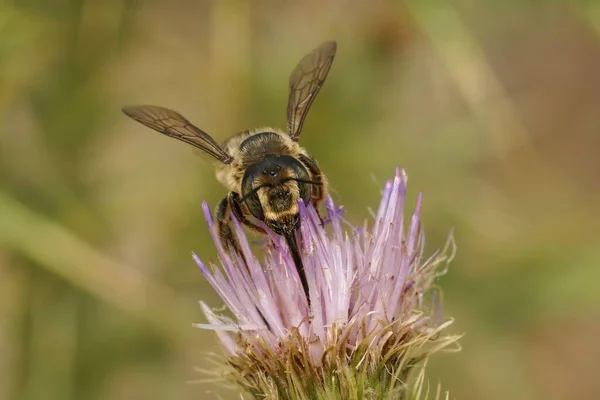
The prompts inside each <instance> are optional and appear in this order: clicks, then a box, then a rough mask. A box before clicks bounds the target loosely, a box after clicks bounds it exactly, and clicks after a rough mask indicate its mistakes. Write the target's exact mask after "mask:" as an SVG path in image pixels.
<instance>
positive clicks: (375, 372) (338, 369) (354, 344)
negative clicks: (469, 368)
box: [193, 170, 457, 399]
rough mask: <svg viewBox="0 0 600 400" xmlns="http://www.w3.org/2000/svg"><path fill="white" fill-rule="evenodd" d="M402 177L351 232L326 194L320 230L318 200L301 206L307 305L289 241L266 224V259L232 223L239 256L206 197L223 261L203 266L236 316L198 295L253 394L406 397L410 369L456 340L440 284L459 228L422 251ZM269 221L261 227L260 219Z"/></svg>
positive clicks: (230, 369)
mask: <svg viewBox="0 0 600 400" xmlns="http://www.w3.org/2000/svg"><path fill="white" fill-rule="evenodd" d="M406 182H407V176H406V174H405V172H404V171H403V170H397V172H396V176H395V177H394V179H392V180H390V181H388V182H387V183H386V185H385V188H384V190H383V196H382V199H381V203H380V205H379V209H378V211H377V214H376V216H375V220H374V223H373V225H372V227H371V228H369V227H368V225H367V223H365V225H364V227H362V228H361V229H355V228H353V227H352V226H350V224H349V223H348V222H347V221H346V220H345V219H344V218H343V213H342V210H341V208H336V206H335V205H334V204H333V201H332V200H331V199H330V198H328V199H327V200H326V209H327V212H328V215H327V218H326V225H330V227H328V228H326V227H323V224H322V223H321V220H320V219H319V216H318V214H317V212H316V211H315V209H314V208H313V207H312V206H310V205H308V206H307V205H304V204H300V215H301V228H300V232H299V235H300V238H301V240H300V242H301V252H302V261H303V265H304V273H305V274H306V280H307V281H308V287H309V296H310V302H308V301H307V298H306V295H305V293H304V290H303V288H302V284H301V281H300V277H299V275H298V272H297V270H296V267H295V265H294V262H293V260H292V258H291V256H290V254H289V252H288V249H287V247H286V245H285V242H284V241H283V239H282V238H280V237H279V236H277V235H274V234H271V233H269V238H270V243H269V245H267V246H266V248H265V251H264V253H265V254H264V257H263V260H262V263H261V262H260V261H259V260H258V258H257V257H255V256H254V254H253V253H252V252H251V250H250V246H249V244H248V241H247V239H246V236H245V234H244V231H243V230H242V228H241V226H240V224H239V223H238V222H237V221H234V229H235V233H236V236H237V237H238V239H239V242H240V247H241V251H242V253H243V256H244V259H245V260H246V263H245V262H244V259H242V257H240V256H239V255H237V254H231V253H229V252H226V251H225V249H224V248H223V247H222V246H221V244H220V241H219V238H218V234H217V232H216V229H215V226H214V222H213V217H212V214H211V212H210V209H209V207H208V206H207V205H206V203H204V204H203V208H204V214H205V217H206V221H207V223H208V226H209V229H210V232H211V235H212V238H213V240H214V242H215V245H216V247H217V252H218V258H219V261H220V264H221V267H218V266H217V265H215V264H213V263H211V264H210V265H209V266H207V265H206V264H204V263H203V262H202V261H201V260H200V258H198V257H197V256H196V255H195V254H194V255H193V256H194V259H195V261H196V263H197V264H198V266H199V267H200V270H201V271H202V273H203V274H204V276H205V277H206V279H207V280H208V282H209V283H210V285H211V286H212V287H213V288H214V290H215V291H216V292H217V293H218V294H219V296H220V297H221V299H222V300H223V302H224V303H225V305H226V307H227V308H228V309H229V311H230V312H231V314H232V316H224V315H219V314H218V313H216V312H215V311H213V310H212V309H211V308H209V307H208V306H207V305H206V304H205V303H203V302H201V307H202V310H203V311H204V313H205V315H206V318H207V320H208V322H209V323H208V324H196V326H197V327H200V328H204V329H211V330H214V331H215V332H216V334H217V335H218V337H219V339H220V341H221V343H222V344H223V347H224V350H225V353H226V356H225V357H226V359H225V365H226V370H225V371H226V375H225V376H226V377H228V378H230V379H232V380H234V381H235V382H237V383H238V384H239V385H240V386H241V387H242V388H243V390H244V391H245V392H247V393H248V394H249V395H250V396H252V397H253V398H261V399H262V398H269V399H405V398H413V397H416V394H417V391H418V390H419V388H418V387H413V386H411V382H412V383H414V382H417V386H419V384H418V383H419V382H420V384H421V385H422V383H423V379H422V376H421V378H420V379H419V378H418V379H416V380H415V379H413V378H414V377H411V372H412V371H413V370H414V369H415V366H417V365H419V363H421V362H422V361H425V360H426V358H427V357H428V356H429V355H430V354H432V353H434V352H436V351H439V350H441V349H445V348H446V349H447V348H448V346H449V345H450V344H452V343H455V341H456V340H457V337H456V336H450V335H445V334H444V332H443V330H444V328H446V327H447V326H448V325H449V324H450V323H451V320H446V321H444V320H443V319H442V315H441V300H440V296H439V291H438V290H437V289H436V288H435V287H434V281H435V279H436V278H437V277H439V276H440V275H443V274H444V273H445V272H446V266H447V263H448V262H449V261H450V260H451V258H452V256H453V253H454V242H453V240H452V237H451V236H450V238H449V239H448V241H447V243H446V246H445V248H444V249H443V250H442V251H437V252H435V253H434V254H433V255H432V256H430V257H429V258H427V259H426V260H423V258H422V256H423V252H424V234H423V230H422V229H421V224H420V219H419V215H420V212H421V203H422V196H421V195H420V194H419V196H418V198H417V204H416V208H415V211H414V213H413V215H412V218H411V219H410V221H408V223H407V225H408V229H407V230H405V228H404V225H405V223H404V222H405V221H404V202H405V194H406ZM265 228H266V227H265Z"/></svg>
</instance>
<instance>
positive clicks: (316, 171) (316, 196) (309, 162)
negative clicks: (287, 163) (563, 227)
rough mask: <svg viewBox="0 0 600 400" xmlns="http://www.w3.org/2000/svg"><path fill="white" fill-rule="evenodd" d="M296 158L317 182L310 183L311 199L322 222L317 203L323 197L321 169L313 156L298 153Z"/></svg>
mask: <svg viewBox="0 0 600 400" xmlns="http://www.w3.org/2000/svg"><path fill="white" fill-rule="evenodd" d="M298 158H299V159H300V161H301V162H302V163H303V164H304V165H305V166H306V168H307V169H308V172H310V174H311V175H312V176H311V179H312V180H313V181H315V182H318V183H319V184H318V185H312V194H311V201H312V203H313V205H314V207H315V210H316V211H317V215H318V216H319V219H320V220H321V223H323V217H321V212H320V211H319V204H320V203H321V201H323V198H324V197H325V187H324V186H325V181H324V179H323V174H322V173H321V169H320V168H319V165H318V164H317V162H316V161H315V159H314V158H312V157H309V156H305V155H304V154H300V156H299V157H298Z"/></svg>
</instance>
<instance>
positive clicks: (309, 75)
mask: <svg viewBox="0 0 600 400" xmlns="http://www.w3.org/2000/svg"><path fill="white" fill-rule="evenodd" d="M336 50H337V44H336V42H334V41H328V42H324V43H322V44H321V45H320V46H319V47H317V48H316V49H314V50H313V51H312V52H311V53H309V54H307V55H306V56H304V58H303V59H302V60H301V61H300V63H299V64H298V66H296V68H295V69H294V71H292V74H291V75H290V82H289V85H290V94H289V98H288V110H287V117H288V126H287V131H288V135H290V137H291V138H292V139H293V140H294V141H297V140H298V138H299V137H300V133H301V132H302V125H304V119H305V118H306V115H307V113H308V110H309V108H310V106H311V104H312V102H313V101H314V100H315V97H316V96H317V93H318V92H319V90H320V89H321V86H323V83H324V82H325V78H327V74H328V73H329V69H330V68H331V64H332V63H333V58H334V57H335V52H336Z"/></svg>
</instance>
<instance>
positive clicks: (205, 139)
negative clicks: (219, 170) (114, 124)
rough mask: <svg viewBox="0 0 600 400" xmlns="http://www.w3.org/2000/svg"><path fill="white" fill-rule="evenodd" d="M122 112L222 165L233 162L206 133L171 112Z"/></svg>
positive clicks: (159, 109)
mask: <svg viewBox="0 0 600 400" xmlns="http://www.w3.org/2000/svg"><path fill="white" fill-rule="evenodd" d="M122 111H123V113H125V115H127V116H128V117H130V118H132V119H134V120H136V121H138V122H139V123H141V124H144V125H146V126H147V127H149V128H152V129H154V130H155V131H158V132H160V133H162V134H165V135H167V136H170V137H172V138H175V139H179V140H181V141H182V142H186V143H189V144H191V145H192V146H195V147H198V148H199V149H201V150H203V151H205V152H207V153H208V154H210V155H211V156H213V157H214V158H216V159H217V160H219V161H221V162H222V163H224V164H229V163H231V161H232V160H233V158H232V157H231V156H230V155H229V154H227V153H226V152H225V150H223V149H222V148H221V146H219V144H218V143H217V142H215V140H214V139H213V138H212V137H210V135H209V134H208V133H206V132H204V131H203V130H201V129H200V128H198V127H196V126H194V125H193V124H192V123H191V122H190V121H188V120H187V119H185V118H184V117H183V116H182V115H181V114H179V113H177V112H175V111H173V110H169V109H168V108H163V107H158V106H129V107H123V109H122Z"/></svg>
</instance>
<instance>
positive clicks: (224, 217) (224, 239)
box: [217, 192, 266, 261]
mask: <svg viewBox="0 0 600 400" xmlns="http://www.w3.org/2000/svg"><path fill="white" fill-rule="evenodd" d="M232 214H233V215H234V216H235V218H236V219H237V220H238V221H239V222H241V223H242V224H244V226H245V227H247V228H249V229H250V230H252V231H254V232H255V233H258V234H261V235H265V234H266V232H265V230H264V229H262V228H261V227H260V226H257V225H255V224H253V223H252V222H251V221H250V220H248V218H246V215H245V214H244V212H243V210H242V205H241V203H240V196H239V195H238V194H237V193H235V192H229V194H228V195H227V197H225V198H224V199H223V200H221V202H220V203H219V205H218V207H217V226H218V228H219V238H220V239H221V243H222V244H223V247H225V249H227V250H228V251H234V252H235V253H237V254H239V255H240V256H241V257H242V258H244V256H243V254H242V251H241V249H240V245H239V242H238V240H237V238H236V236H235V234H234V233H233V230H232V229H231V215H232ZM244 261H245V260H244Z"/></svg>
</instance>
